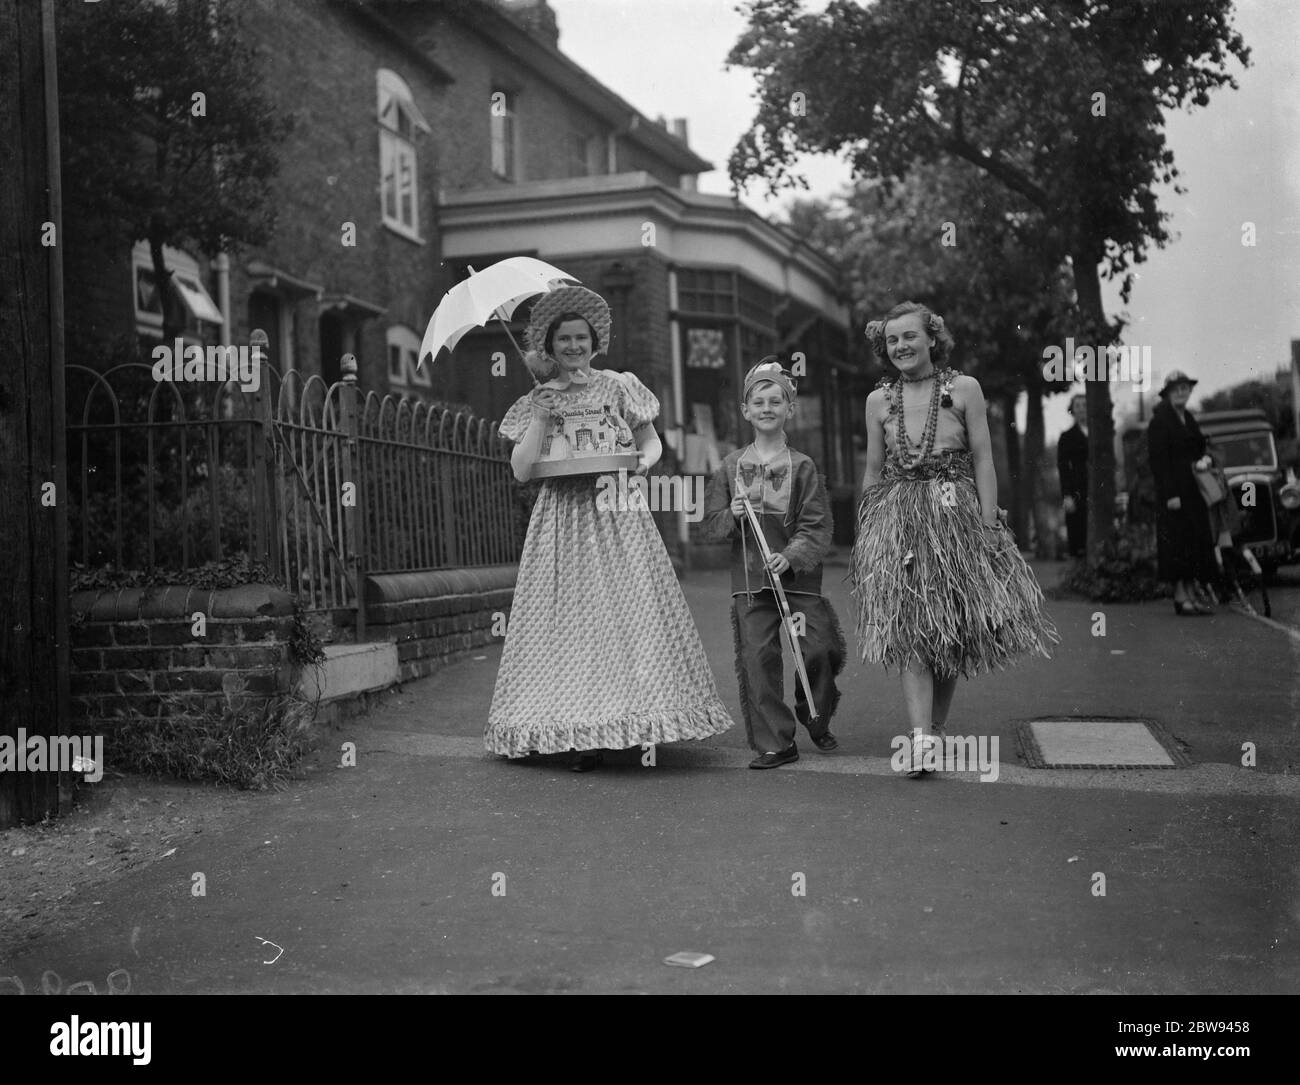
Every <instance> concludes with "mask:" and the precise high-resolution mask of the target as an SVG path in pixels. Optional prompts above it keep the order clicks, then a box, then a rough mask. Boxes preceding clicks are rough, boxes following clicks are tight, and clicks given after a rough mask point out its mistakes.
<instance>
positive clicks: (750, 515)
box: [736, 476, 818, 722]
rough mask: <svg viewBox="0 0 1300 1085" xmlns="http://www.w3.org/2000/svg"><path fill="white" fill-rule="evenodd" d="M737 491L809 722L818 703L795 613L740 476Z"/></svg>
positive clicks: (816, 714)
mask: <svg viewBox="0 0 1300 1085" xmlns="http://www.w3.org/2000/svg"><path fill="white" fill-rule="evenodd" d="M736 493H737V494H739V495H740V497H741V499H742V500H743V501H744V502H745V518H746V519H747V520H749V527H750V530H751V531H753V533H754V538H755V539H756V540H757V542H758V552H759V554H760V555H761V556H762V558H763V568H764V570H765V571H766V572H767V580H768V583H769V584H771V585H772V592H773V594H774V595H775V596H776V605H777V608H778V609H779V610H780V611H781V624H782V626H784V627H785V635H786V636H787V637H788V638H789V639H790V649H791V651H792V652H793V653H794V671H795V674H796V675H798V677H799V685H800V686H802V687H803V695H804V700H806V701H807V702H808V713H809V722H812V720H815V719H816V718H817V716H818V712H817V704H816V702H815V701H814V700H813V694H812V685H811V684H810V683H809V681H808V668H807V666H805V664H804V660H803V649H802V648H801V647H800V646H799V634H798V633H796V632H795V628H794V615H793V614H791V613H790V600H789V599H787V598H786V595H785V587H784V586H783V585H782V584H781V578H780V577H779V576H777V575H776V573H774V572H773V571H772V568H771V561H772V551H771V548H770V547H769V546H768V545H767V539H766V538H765V537H764V536H763V528H762V525H760V524H759V522H758V515H757V514H756V513H755V512H754V506H753V505H751V504H750V503H749V497H748V495H747V494H746V493H745V491H744V490H743V489H742V488H741V485H740V478H739V476H737V478H736ZM740 530H741V533H742V534H743V533H744V530H745V528H744V526H743V525H742V526H741V529H740Z"/></svg>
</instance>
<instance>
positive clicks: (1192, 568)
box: [1147, 369, 1217, 614]
mask: <svg viewBox="0 0 1300 1085" xmlns="http://www.w3.org/2000/svg"><path fill="white" fill-rule="evenodd" d="M1194 384H1196V381H1194V380H1192V378H1191V377H1189V376H1188V375H1187V374H1186V373H1184V372H1182V371H1181V370H1177V369H1175V370H1174V371H1173V372H1172V373H1170V374H1169V376H1168V377H1166V378H1165V384H1164V387H1163V388H1161V389H1160V402H1159V403H1158V404H1157V405H1156V407H1155V409H1154V410H1153V411H1152V412H1151V424H1150V425H1149V426H1148V427H1147V454H1148V457H1149V459H1150V461H1151V474H1152V475H1153V476H1154V478H1155V486H1156V548H1157V555H1156V556H1157V561H1158V564H1159V577H1160V579H1161V580H1165V581H1169V582H1171V583H1172V584H1173V585H1174V611H1175V613H1177V614H1209V613H1211V612H1212V610H1213V607H1212V606H1211V605H1210V604H1209V602H1208V598H1207V597H1206V596H1204V595H1203V589H1201V588H1200V585H1202V584H1209V583H1211V582H1213V580H1214V578H1215V575H1216V572H1217V566H1216V564H1215V561H1214V540H1213V538H1212V537H1211V534H1210V514H1209V510H1208V509H1207V508H1206V506H1205V500H1204V499H1203V498H1202V497H1201V491H1200V488H1199V487H1198V486H1197V485H1196V477H1195V475H1194V474H1193V464H1195V463H1196V461H1197V460H1199V459H1201V457H1203V456H1204V455H1205V452H1206V445H1205V438H1204V437H1203V436H1202V434H1201V428H1200V426H1198V425H1197V424H1196V419H1195V418H1193V417H1192V414H1191V412H1190V411H1189V410H1188V409H1187V400H1188V398H1189V397H1190V396H1191V394H1192V386H1193V385H1194Z"/></svg>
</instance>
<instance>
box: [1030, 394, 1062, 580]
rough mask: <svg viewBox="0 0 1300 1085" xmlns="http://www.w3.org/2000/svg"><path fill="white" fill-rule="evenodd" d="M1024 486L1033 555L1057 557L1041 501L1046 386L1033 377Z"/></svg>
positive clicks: (1044, 559) (1048, 557)
mask: <svg viewBox="0 0 1300 1085" xmlns="http://www.w3.org/2000/svg"><path fill="white" fill-rule="evenodd" d="M1025 392H1026V395H1027V397H1028V403H1027V404H1026V407H1025V457H1024V459H1025V464H1024V479H1025V485H1024V487H1023V488H1022V493H1023V494H1024V498H1025V505H1026V507H1027V508H1028V509H1029V515H1030V517H1031V518H1032V520H1033V524H1034V555H1035V557H1037V558H1039V559H1040V560H1042V561H1050V560H1052V559H1053V558H1055V557H1056V537H1055V533H1054V532H1053V530H1052V525H1051V522H1050V517H1048V515H1047V509H1046V508H1045V507H1044V505H1043V502H1042V501H1041V500H1040V496H1041V491H1042V483H1043V445H1044V438H1043V386H1042V384H1041V383H1040V382H1039V381H1038V380H1037V379H1036V378H1034V377H1031V378H1030V379H1029V381H1028V382H1027V384H1026V387H1025Z"/></svg>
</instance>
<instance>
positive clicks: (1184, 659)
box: [0, 574, 1300, 993]
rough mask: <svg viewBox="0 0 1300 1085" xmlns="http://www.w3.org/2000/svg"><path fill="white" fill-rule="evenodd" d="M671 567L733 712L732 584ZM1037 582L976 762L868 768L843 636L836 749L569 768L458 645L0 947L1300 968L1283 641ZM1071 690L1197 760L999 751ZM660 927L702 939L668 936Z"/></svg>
mask: <svg viewBox="0 0 1300 1085" xmlns="http://www.w3.org/2000/svg"><path fill="white" fill-rule="evenodd" d="M830 580H831V584H830V585H829V587H830V591H831V593H832V596H833V598H834V599H835V601H836V602H837V604H839V605H840V611H841V615H842V616H843V617H844V618H845V620H846V622H847V620H848V618H849V615H850V614H851V611H850V610H849V608H848V606H847V600H846V598H845V597H844V595H843V588H842V585H841V584H839V583H838V582H837V581H838V576H836V575H835V574H832V576H831V577H830ZM686 587H687V590H688V597H689V599H690V601H691V604H692V608H693V610H694V613H695V615H696V618H697V620H698V622H699V624H700V627H701V631H702V634H703V635H704V638H705V641H706V645H707V648H708V650H709V653H710V657H711V660H712V663H713V666H714V670H715V673H716V674H717V675H718V676H719V679H720V682H721V685H722V688H723V690H724V691H725V693H726V696H727V698H728V700H729V701H730V703H731V707H732V708H733V710H734V709H735V708H736V706H735V691H734V683H733V682H732V681H731V674H732V670H731V661H730V658H729V651H730V647H729V642H730V630H729V628H727V624H726V616H725V609H724V606H723V604H724V603H725V601H726V599H725V581H724V580H723V576H722V574H696V575H693V576H692V577H690V578H688V580H687V583H686ZM1052 611H1053V614H1054V616H1055V618H1056V620H1057V623H1058V625H1059V627H1060V629H1061V633H1062V638H1063V643H1062V645H1061V650H1060V651H1059V652H1058V653H1057V658H1056V659H1054V660H1053V661H1050V662H1048V661H1039V662H1031V663H1029V664H1027V665H1026V666H1024V667H1021V668H1019V669H1017V670H1016V671H1014V672H1011V673H1009V674H1006V675H999V676H995V677H989V678H982V679H979V680H977V681H975V682H972V683H965V684H963V686H962V687H961V688H960V689H959V692H958V700H957V712H956V713H955V715H954V724H960V729H962V730H965V731H967V732H973V733H983V734H988V735H998V736H999V737H1000V738H1001V739H1002V740H1003V741H1002V743H1001V746H1002V751H1003V754H1002V756H1003V761H1004V772H1003V773H1002V776H1001V778H1000V779H999V780H998V781H997V782H996V783H979V782H977V781H976V780H975V779H974V778H973V777H970V776H967V777H958V776H947V777H939V778H932V779H926V780H922V781H909V780H906V779H902V778H899V777H896V776H894V775H893V774H892V773H890V772H889V771H888V767H887V762H886V760H885V759H886V758H887V756H888V754H889V739H890V737H891V736H892V735H893V734H895V733H897V732H898V731H899V730H900V729H901V725H902V713H901V701H900V698H899V694H898V689H897V680H896V679H892V678H888V677H885V676H883V675H881V674H879V673H877V672H875V671H874V670H867V669H864V668H861V667H858V666H854V665H850V667H849V669H848V671H847V672H846V677H845V683H844V688H845V698H844V702H843V708H842V712H841V716H840V717H839V719H838V720H837V723H836V731H837V733H839V735H840V737H841V739H842V747H843V748H842V751H841V753H840V754H837V755H832V756H829V757H822V756H819V755H817V754H816V753H815V752H813V751H812V750H811V749H809V750H808V752H806V753H805V754H804V758H803V760H801V761H800V762H799V764H798V765H797V766H792V767H790V768H784V769H780V770H776V771H773V772H766V773H754V772H749V771H747V770H746V769H744V768H743V765H744V764H745V761H746V760H747V751H745V750H744V749H743V746H744V740H743V732H742V731H741V729H740V728H739V727H737V728H736V729H734V730H733V731H732V732H729V733H727V734H725V735H722V736H719V737H718V739H717V740H715V741H713V742H711V743H708V744H695V743H691V744H681V745H678V746H670V747H664V748H661V749H660V750H658V751H657V761H656V764H655V766H654V767H653V768H650V767H645V766H643V765H642V763H641V757H640V752H639V751H625V752H621V753H618V754H615V755H613V756H612V758H611V762H610V765H609V766H608V767H607V768H606V769H605V770H602V771H600V772H596V773H592V774H590V775H584V776H578V775H574V774H572V773H569V772H567V771H566V770H565V767H564V759H562V758H542V759H538V760H536V761H535V762H532V763H523V764H520V763H507V762H504V761H498V760H495V759H489V758H486V757H484V756H483V755H482V753H481V746H480V745H479V740H480V739H481V733H482V726H483V720H484V718H485V715H486V710H487V705H488V702H489V700H490V697H491V688H492V680H493V675H494V668H495V662H496V659H497V657H498V655H499V649H494V650H492V651H487V652H484V653H481V655H482V657H483V658H480V659H472V658H471V659H466V660H464V661H462V662H459V663H456V664H454V665H452V666H449V667H447V668H445V669H444V670H442V671H441V672H439V674H437V675H435V676H433V677H431V678H429V679H425V680H423V681H420V682H414V683H410V684H408V685H407V686H405V687H404V688H403V689H402V690H401V691H400V692H399V693H394V694H393V695H390V696H389V697H388V698H386V699H385V701H384V703H383V704H382V705H381V706H380V707H379V708H377V709H376V710H375V711H374V712H372V713H371V714H370V716H368V717H364V718H361V719H358V720H356V721H354V722H352V723H351V724H349V725H347V726H346V727H345V728H344V729H343V730H341V731H339V732H338V733H336V734H334V735H332V736H330V739H329V742H330V743H331V744H332V745H333V747H334V748H335V749H337V746H338V744H339V743H341V742H343V741H347V740H351V741H356V742H357V743H358V747H359V751H360V756H359V759H358V765H357V767H356V768H341V767H337V766H336V765H335V764H334V762H335V761H336V760H337V757H336V755H333V754H330V753H329V752H328V749H327V751H325V752H324V753H323V754H322V757H321V761H320V767H319V768H318V769H317V770H316V771H315V772H313V773H312V774H311V776H310V778H309V779H308V780H307V781H306V782H304V783H302V784H299V785H297V786H295V787H294V788H292V789H291V790H289V791H286V792H284V793H281V794H272V795H267V796H265V797H264V798H263V799H261V800H259V801H258V802H257V803H256V804H255V806H254V807H253V808H252V809H251V810H250V813H249V815H248V817H247V819H246V820H245V821H244V822H243V823H242V824H240V825H239V826H237V827H236V828H234V829H232V830H230V831H228V832H225V833H223V834H220V835H212V834H209V835H211V838H210V839H202V840H199V841H197V842H195V843H193V844H189V845H185V846H183V847H181V849H180V850H179V851H178V852H177V853H176V854H175V855H174V856H172V857H171V858H169V859H166V860H162V861H160V862H158V863H156V864H154V865H153V866H150V867H148V868H145V869H143V870H141V871H139V872H138V873H136V874H134V875H132V876H130V877H128V878H126V879H124V880H122V881H120V882H118V883H116V884H115V885H113V886H112V887H111V888H100V889H98V890H97V891H96V898H95V899H96V900H101V901H102V904H99V905H96V906H91V905H90V904H89V902H83V906H84V907H85V910H86V920H85V922H84V923H82V924H81V925H80V926H79V928H78V929H77V931H76V932H75V934H73V935H71V936H66V937H63V938H61V939H57V940H55V939H45V940H41V941H37V942H36V943H33V944H30V945H27V946H26V947H24V948H23V949H22V950H21V951H20V952H18V953H14V954H3V953H0V974H4V975H19V976H23V977H26V978H27V979H28V980H29V981H30V982H29V985H30V984H31V983H34V982H38V979H39V976H40V974H41V972H42V971H43V970H44V969H45V968H52V969H54V970H56V971H57V972H59V973H60V975H61V976H63V977H65V978H67V977H72V976H76V977H79V978H80V977H83V976H94V977H102V976H106V975H107V974H108V973H109V972H111V971H112V970H113V969H115V968H126V969H128V970H129V971H130V972H131V975H132V980H133V990H135V991H137V992H201V991H219V992H281V993H288V992H338V991H369V992H379V991H391V992H512V991H526V992H624V993H632V992H706V991H707V992H724V991H730V992H741V991H787V992H831V991H843V992H949V991H951V992H985V991H987V992H1008V993H1010V992H1040V993H1046V992H1148V993H1175V992H1177V993H1191V992H1211V991H1215V992H1282V991H1295V990H1297V989H1300V938H1298V937H1297V930H1298V928H1300V910H1297V907H1296V904H1295V901H1296V900H1297V899H1300V897H1298V895H1297V890H1298V889H1300V886H1297V868H1296V864H1295V861H1294V855H1295V852H1294V841H1295V840H1296V839H1297V834H1298V832H1300V790H1298V788H1297V785H1298V784H1300V779H1297V777H1296V776H1295V775H1292V774H1293V773H1295V766H1296V764H1297V759H1298V758H1300V744H1298V741H1297V734H1296V732H1297V725H1296V724H1297V718H1298V717H1300V712H1297V705H1298V703H1300V702H1298V700H1297V698H1298V693H1297V687H1296V674H1297V670H1298V668H1297V661H1298V660H1300V644H1298V643H1297V642H1295V641H1293V640H1292V639H1291V638H1289V637H1287V636H1286V635H1284V634H1282V633H1279V632H1277V631H1276V630H1275V629H1272V628H1270V627H1267V626H1264V625H1262V624H1260V623H1255V622H1251V621H1249V620H1248V619H1246V618H1243V617H1241V616H1240V615H1235V614H1231V613H1227V612H1225V613H1222V614H1220V615H1216V616H1215V617H1214V618H1210V619H1205V620H1201V621H1189V620H1182V619H1178V618H1176V617H1175V616H1174V615H1173V613H1172V610H1170V611H1168V613H1166V608H1165V607H1156V606H1154V605H1152V606H1140V607H1111V608H1100V612H1101V613H1103V614H1104V615H1105V618H1106V636H1105V637H1096V636H1092V635H1091V630H1092V628H1093V626H1094V623H1095V617H1094V615H1095V614H1096V613H1097V612H1098V608H1094V607H1090V606H1087V605H1084V604H1079V603H1054V604H1052ZM1062 713H1063V714H1082V713H1095V714H1100V715H1121V714H1123V715H1141V716H1149V717H1152V718H1155V719H1157V720H1159V721H1160V722H1161V723H1162V724H1164V725H1165V726H1166V727H1168V729H1169V730H1170V731H1171V732H1173V733H1174V734H1175V735H1176V736H1177V737H1178V738H1179V739H1180V740H1181V741H1182V743H1183V744H1184V745H1185V747H1186V749H1187V752H1188V753H1189V755H1190V756H1191V757H1192V759H1193V761H1194V762H1195V763H1196V764H1195V766H1194V767H1192V768H1188V769H1179V770H1169V771H1165V772H1157V771H1151V772H1125V773H1100V772H1099V773H1088V774H1083V773H1054V772H1050V771H1044V770H1032V769H1028V768H1022V767H1019V764H1018V761H1017V759H1016V758H1015V756H1014V721H1016V720H1018V719H1023V718H1027V717H1032V716H1036V715H1040V714H1062ZM956 729H958V728H957V727H956V726H955V727H954V730H956ZM1243 741H1251V742H1254V743H1256V744H1257V748H1258V750H1259V767H1258V768H1257V769H1254V770H1248V769H1244V768H1241V767H1240V764H1239V762H1240V756H1241V755H1240V749H1241V743H1242V742H1243ZM196 872H201V873H202V874H203V875H204V877H205V879H206V887H207V893H206V896H202V897H195V896H193V895H192V893H191V885H192V875H193V874H194V873H196ZM1098 875H1103V876H1104V889H1105V895H1104V896H1103V895H1100V894H1099V892H1098V889H1099V887H1100V886H1101V884H1102V883H1101V881H1100V879H1099V878H1098ZM494 888H495V890H496V893H495V894H494ZM800 888H802V889H803V890H804V892H803V894H802V895H798V894H797V893H796V892H795V890H798V889H800ZM260 938H265V939H267V940H268V941H270V942H273V943H275V944H276V945H277V946H279V947H282V948H283V950H284V952H283V954H282V955H281V956H280V957H279V958H278V959H277V960H276V961H275V963H274V964H264V963H262V962H263V961H264V960H266V959H268V958H270V957H272V956H274V950H271V949H269V948H268V947H267V946H266V945H265V944H264V943H262V942H260V941H259V939H260ZM678 950H694V951H700V952H706V953H711V954H713V955H714V956H715V957H716V958H717V959H716V960H715V961H714V962H713V963H712V964H709V965H706V966H705V967H703V968H700V969H698V970H691V969H677V968H671V967H668V966H666V965H664V964H662V963H661V962H662V958H663V957H665V956H667V955H668V954H670V953H673V952H675V951H678Z"/></svg>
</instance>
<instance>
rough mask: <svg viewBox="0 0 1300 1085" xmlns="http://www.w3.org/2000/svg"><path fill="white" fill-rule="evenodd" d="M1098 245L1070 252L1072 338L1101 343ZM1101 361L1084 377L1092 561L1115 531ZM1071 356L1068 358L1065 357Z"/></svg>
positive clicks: (1105, 337) (1110, 434)
mask: <svg viewBox="0 0 1300 1085" xmlns="http://www.w3.org/2000/svg"><path fill="white" fill-rule="evenodd" d="M1102 251H1103V250H1102V246H1101V245H1100V244H1098V243H1096V242H1095V241H1092V240H1091V239H1085V241H1084V243H1083V244H1081V245H1079V246H1078V247H1077V248H1076V249H1075V251H1074V252H1073V253H1072V254H1071V256H1070V260H1071V263H1072V264H1073V267H1074V289H1075V293H1076V295H1077V297H1078V303H1079V313H1080V318H1081V320H1080V327H1079V332H1078V335H1077V336H1076V342H1077V343H1078V344H1079V345H1085V344H1086V345H1091V346H1092V347H1094V348H1098V347H1102V348H1104V347H1105V346H1107V345H1108V344H1109V342H1110V338H1111V336H1110V330H1109V327H1108V326H1107V323H1106V314H1105V312H1104V311H1103V310H1102V306H1101V278H1100V276H1099V275H1098V274H1097V265H1098V264H1099V263H1100V262H1101V253H1102ZM1104 359H1105V353H1104V351H1103V352H1102V362H1101V364H1099V365H1098V366H1096V367H1095V368H1094V371H1093V373H1092V377H1093V378H1094V379H1092V380H1089V381H1088V382H1087V388H1086V398H1087V414H1088V561H1089V563H1093V562H1096V561H1098V560H1099V559H1100V557H1101V552H1102V549H1103V547H1105V545H1106V543H1107V542H1109V541H1110V540H1111V538H1112V536H1113V535H1114V531H1115V526H1114V525H1115V422H1114V419H1113V418H1112V417H1111V415H1112V412H1113V407H1112V404H1111V398H1110V382H1109V377H1110V374H1109V372H1108V370H1107V366H1106V365H1105V361H1104ZM1067 361H1069V359H1067Z"/></svg>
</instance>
